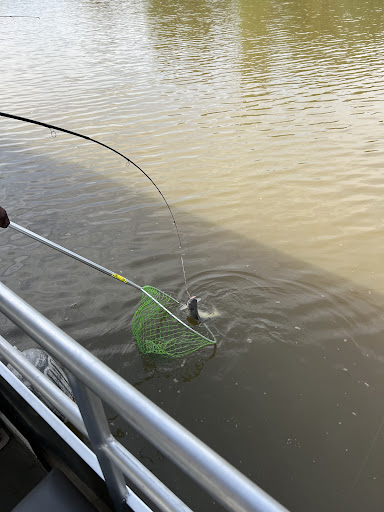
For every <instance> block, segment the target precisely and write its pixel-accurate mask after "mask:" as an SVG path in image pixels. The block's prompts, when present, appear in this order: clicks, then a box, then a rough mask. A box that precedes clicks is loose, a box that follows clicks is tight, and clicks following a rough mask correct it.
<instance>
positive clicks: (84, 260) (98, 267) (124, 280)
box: [9, 222, 216, 343]
mask: <svg viewBox="0 0 384 512" xmlns="http://www.w3.org/2000/svg"><path fill="white" fill-rule="evenodd" d="M9 227H11V228H12V229H14V230H16V231H18V232H19V233H22V234H23V235H27V236H29V237H30V238H32V239H33V240H37V241H38V242H41V243H43V244H45V245H47V246H48V247H51V248H52V249H55V250H56V251H59V252H61V253H63V254H65V255H66V256H70V257H71V258H73V259H75V260H77V261H80V263H84V265H87V266H88V267H91V268H94V269H96V270H98V271H99V272H102V273H103V274H106V275H108V276H110V277H113V278H115V279H117V280H118V281H121V282H122V283H124V284H128V285H129V286H133V287H134V288H137V289H138V290H140V291H141V292H142V293H144V294H145V295H147V296H148V297H150V299H151V300H153V301H154V302H155V303H156V304H157V305H158V306H160V307H161V308H162V309H164V311H166V312H167V313H168V315H171V316H172V317H173V318H174V319H175V320H176V321H177V322H179V323H180V324H182V325H183V326H184V327H186V328H187V329H189V330H190V331H192V332H194V333H196V331H195V330H194V329H192V328H191V327H190V326H189V325H187V324H185V323H184V322H183V321H182V320H180V318H177V316H175V315H174V314H173V313H171V312H170V311H169V310H168V309H167V308H166V307H165V306H163V305H162V304H161V303H160V302H159V301H158V300H156V299H155V298H154V297H152V295H151V294H150V293H148V292H147V291H146V290H145V289H144V288H143V287H142V286H140V285H138V284H136V283H134V282H133V281H130V280H129V279H127V278H126V277H124V276H121V275H119V274H116V272H112V270H109V269H108V268H105V267H102V266H101V265H99V264H97V263H95V262H94V261H91V260H88V259H87V258H84V257H83V256H80V254H77V253H75V252H73V251H70V250H69V249H66V248H65V247H63V246H62V245H59V244H56V243H55V242H52V241H51V240H48V238H44V237H43V236H40V235H38V234H37V233H34V232H33V231H30V230H29V229H27V228H24V227H23V226H20V225H19V224H16V223H15V222H10V223H9ZM159 291H160V290H159ZM161 293H164V292H161ZM165 295H167V294H165ZM167 297H170V295H167ZM171 298H172V299H173V297H171ZM173 300H174V301H175V302H177V303H178V304H179V302H178V301H177V300H176V299H173ZM209 332H210V331H209ZM197 334H198V335H199V336H201V337H202V338H205V339H206V340H208V341H209V342H210V343H216V340H215V341H213V340H210V339H209V338H207V337H206V336H204V335H203V334H200V333H197Z"/></svg>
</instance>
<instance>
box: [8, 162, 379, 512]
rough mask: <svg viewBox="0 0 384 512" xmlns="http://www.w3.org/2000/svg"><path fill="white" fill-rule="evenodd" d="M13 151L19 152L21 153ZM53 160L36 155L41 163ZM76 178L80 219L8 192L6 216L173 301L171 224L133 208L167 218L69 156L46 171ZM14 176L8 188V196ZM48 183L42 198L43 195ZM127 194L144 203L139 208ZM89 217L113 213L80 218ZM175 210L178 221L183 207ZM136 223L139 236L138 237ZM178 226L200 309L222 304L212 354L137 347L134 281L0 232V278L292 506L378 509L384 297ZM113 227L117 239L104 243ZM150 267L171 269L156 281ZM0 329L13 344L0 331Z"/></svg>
mask: <svg viewBox="0 0 384 512" xmlns="http://www.w3.org/2000/svg"><path fill="white" fill-rule="evenodd" d="M14 158H15V162H17V153H14ZM54 165H55V164H54V162H53V161H51V160H49V159H47V158H46V157H44V156H40V159H39V166H40V169H43V168H46V169H47V170H48V169H54ZM40 172H42V171H40ZM50 172H51V173H52V172H53V171H50ZM19 176H20V177H22V176H23V174H19ZM79 176H81V181H88V183H89V184H88V187H89V188H88V190H89V195H88V204H87V205H85V204H83V206H82V212H83V213H82V218H81V219H80V218H79V212H78V210H77V209H76V208H75V209H74V210H65V215H63V214H61V215H59V217H55V216H54V217H55V218H54V219H50V215H48V214H47V213H44V212H42V214H41V215H39V216H38V219H37V220H33V217H34V215H33V213H32V212H31V211H30V210H29V208H27V207H25V208H24V210H23V205H22V204H21V205H19V206H17V201H16V198H14V199H13V200H12V201H11V204H12V202H13V203H14V204H15V207H14V210H15V213H14V216H15V220H17V221H19V222H20V223H22V224H26V225H29V226H30V227H31V228H32V229H35V230H36V231H39V232H40V233H42V234H43V235H47V236H48V237H50V238H52V239H54V240H56V241H58V242H59V243H64V244H65V245H67V246H68V247H69V248H72V249H74V250H76V251H77V252H79V253H81V254H84V255H85V256H87V257H91V259H94V260H96V261H99V262H100V263H101V264H106V265H107V266H108V265H109V263H111V262H113V263H114V264H115V265H117V267H116V268H117V269H119V270H121V268H120V267H123V268H124V271H125V274H129V273H130V272H133V274H134V277H135V278H136V279H137V280H141V281H143V280H144V276H145V279H146V280H147V281H148V282H151V283H152V284H155V285H156V286H158V287H159V288H164V289H165V290H166V291H173V292H174V293H175V290H180V296H182V290H183V281H182V276H181V275H180V272H179V271H178V270H175V268H176V266H177V259H176V260H175V253H174V250H173V248H172V250H170V246H172V245H173V247H175V246H177V244H175V243H174V244H172V242H171V243H170V241H171V240H173V239H174V233H173V232H172V231H171V232H169V230H168V229H165V230H164V232H162V234H161V237H159V236H158V233H157V229H156V227H155V226H153V223H152V222H148V221H147V219H146V218H144V217H146V216H147V215H148V214H149V217H150V216H151V212H153V213H154V214H156V216H157V217H158V216H159V214H160V218H161V217H163V220H166V216H167V214H166V212H163V210H162V208H161V207H159V204H158V203H156V202H151V201H148V199H147V198H146V197H145V196H144V195H142V194H140V195H137V193H136V192H135V191H130V190H129V189H127V188H126V187H124V198H122V199H121V200H120V201H119V205H120V206H118V204H116V203H115V195H114V191H115V189H116V186H117V185H118V183H119V182H120V183H121V180H119V179H117V178H108V179H107V180H106V178H104V177H102V176H100V175H93V174H92V173H91V172H90V171H87V170H82V171H81V174H79V169H77V170H76V171H75V170H71V169H70V167H69V166H67V168H66V172H65V174H62V175H61V176H60V177H57V178H56V179H58V180H59V181H62V183H61V186H62V187H63V186H64V182H66V183H70V182H71V181H72V180H75V181H77V182H78V180H79ZM106 181H107V182H108V184H109V188H107V187H105V188H104V190H103V205H101V206H99V207H98V206H97V204H98V201H99V199H100V193H99V191H98V184H102V183H104V185H105V184H106ZM12 182H13V180H9V181H8V182H7V183H6V190H7V197H9V198H12V197H13V193H12V186H13V185H12ZM31 183H32V181H31ZM82 187H85V184H84V185H82ZM93 187H94V189H93ZM31 188H32V189H33V187H31ZM56 190H57V188H56V187H53V189H52V192H46V194H45V197H44V199H41V201H40V205H41V206H42V205H43V203H44V204H47V202H49V198H50V197H51V195H52V194H53V196H54V195H55V191H56ZM92 190H93V191H92ZM8 191H9V193H8ZM133 195H134V196H135V201H136V202H137V205H142V206H141V207H139V208H138V209H135V208H134V204H133V203H132V200H133V197H132V196H133ZM33 197H34V191H33V190H30V191H29V192H27V193H26V194H25V196H24V201H25V205H26V206H27V205H28V204H33ZM113 205H114V206H113ZM146 205H149V206H146ZM125 207H126V208H128V207H129V208H130V209H129V212H128V213H126V212H125V209H124V208H125ZM12 210H13V208H11V212H12ZM95 211H96V212H97V211H99V212H100V214H101V217H102V218H104V219H108V218H109V219H110V220H114V223H113V224H110V223H109V222H100V223H97V224H96V225H95V226H93V227H92V226H91V227H90V228H86V224H87V223H88V222H89V220H88V219H91V218H92V217H93V216H94V214H95ZM120 211H123V212H124V213H123V215H122V214H121V213H119V212H120ZM162 213H164V215H162ZM144 214H145V215H144ZM52 215H54V214H53V213H52ZM177 215H178V218H180V217H181V218H183V213H182V211H177ZM68 226H70V227H71V228H70V229H71V231H72V233H71V235H66V233H67V231H66V229H67V228H68ZM111 226H114V227H113V229H111ZM139 227H140V229H139ZM63 228H64V229H63ZM143 230H144V231H145V232H146V233H147V237H146V239H145V243H144V244H143V243H139V241H140V240H141V237H142V233H143ZM183 230H184V231H186V232H188V236H189V238H190V244H191V246H192V247H194V248H195V249H194V251H193V258H191V260H190V261H188V259H187V261H188V263H189V265H188V266H189V275H190V279H189V282H190V286H191V288H192V289H193V291H194V292H196V293H197V294H199V295H201V296H203V299H204V303H205V307H206V308H207V310H209V308H210V307H213V306H214V307H215V308H216V309H217V310H218V312H219V313H220V314H219V315H218V316H217V318H215V320H214V322H213V323H214V328H215V330H216V335H217V337H218V339H219V344H218V348H217V351H216V352H214V351H212V348H207V349H203V350H201V351H199V352H196V353H194V354H192V355H191V356H189V357H188V358H184V359H181V360H171V361H170V360H166V359H164V358H155V357H148V356H147V357H143V356H141V355H140V354H139V352H138V350H137V347H136V344H135V342H134V340H133V339H132V335H131V332H130V328H129V323H130V318H131V315H132V313H133V311H134V309H135V307H136V306H137V303H138V300H139V298H137V299H136V298H134V296H133V294H132V293H131V290H130V289H127V287H123V286H122V285H121V286H120V285H119V283H115V282H114V281H113V280H111V281H112V282H110V281H109V280H108V279H107V278H105V277H104V276H101V275H99V274H98V273H96V271H90V270H88V269H86V268H83V267H82V266H81V265H79V264H76V262H72V260H69V258H68V259H67V258H65V257H63V256H61V255H56V254H55V253H51V252H50V251H49V249H48V248H45V247H40V246H39V245H38V244H36V243H34V242H30V241H29V240H26V239H24V238H22V237H21V236H19V235H16V234H14V233H12V232H11V231H10V230H9V231H7V232H2V233H1V235H2V245H1V259H2V261H1V264H2V280H3V281H4V282H5V283H6V284H7V285H8V286H10V287H11V288H12V289H14V290H15V291H17V292H19V293H20V294H21V296H22V297H24V298H26V299H27V300H28V301H29V302H30V303H32V304H33V305H34V306H35V307H37V308H38V309H39V310H40V311H42V312H43V313H45V314H47V315H48V317H50V318H52V319H53V320H54V321H55V322H56V323H58V325H60V326H61V327H62V328H64V329H65V330H66V331H67V332H69V333H70V334H72V335H73V336H75V337H77V338H78V339H79V341H80V342H81V343H82V344H83V345H84V346H86V347H87V348H89V349H90V350H91V351H92V352H93V353H95V354H96V355H98V356H99V357H100V358H101V359H102V360H103V361H105V362H106V363H107V364H108V365H110V366H111V367H113V368H114V369H115V370H116V371H117V372H118V373H119V374H120V375H122V376H123V377H125V378H126V379H127V380H128V381H129V382H131V383H132V384H134V385H136V386H137V387H138V389H140V391H142V392H143V393H144V394H145V395H146V396H148V397H150V398H151V399H152V400H154V401H155V402H156V403H157V404H159V405H160V406H161V407H163V408H164V409H165V410H166V411H167V412H169V413H170V414H172V415H173V416H175V417H176V418H177V419H178V420H179V421H181V423H182V424H183V425H185V426H186V427H188V428H190V429H191V430H192V432H194V433H195V434H197V435H198V436H200V437H201V438H202V439H203V440H204V441H206V442H207V443H208V444H209V445H210V446H212V447H213V448H215V449H216V450H218V452H219V453H221V454H222V455H223V456H224V457H226V458H227V459H228V460H229V461H231V462H232V463H233V464H234V465H235V466H236V467H238V468H239V469H241V470H242V471H243V472H244V473H245V474H247V475H249V476H250V477H251V478H252V479H253V480H254V481H256V482H257V483H258V484H259V485H261V486H262V487H263V488H264V489H265V490H267V491H268V492H270V493H271V494H273V495H274V496H275V497H276V498H277V499H279V500H281V501H282V502H283V503H284V504H285V505H287V506H288V507H290V508H291V509H292V510H306V509H308V508H311V509H312V510H324V508H326V509H327V510H342V509H344V508H345V509H346V508H347V507H348V508H349V509H350V510H358V509H360V508H362V507H364V503H365V501H366V500H367V499H368V498H369V499H370V500H371V502H370V503H371V504H372V503H373V500H374V503H375V504H376V505H373V506H372V507H371V508H370V510H379V509H380V507H381V504H382V503H383V501H382V492H381V485H380V481H381V478H382V477H383V471H382V460H381V459H382V457H381V450H382V447H383V440H382V436H383V434H384V433H383V432H379V435H378V436H376V433H377V429H378V426H379V424H380V422H381V418H382V414H383V408H382V393H381V389H382V385H383V378H384V375H383V373H384V371H383V357H384V351H383V349H382V347H381V339H382V332H383V322H384V321H383V319H382V307H383V303H384V301H383V297H381V296H379V295H374V294H370V295H369V294H368V291H367V290H366V289H363V288H359V287H356V286H355V285H353V284H352V283H350V282H348V281H343V280H341V279H339V278H337V277H335V276H332V275H330V274H326V273H324V272H323V271H321V270H320V269H318V268H314V267H310V266H309V265H306V264H304V263H303V262H301V261H300V260H295V259H292V258H288V257H287V256H284V255H282V254H280V253H279V252H277V251H273V250H271V249H270V248H268V247H265V246H263V245H261V244H257V243H254V242H250V241H249V240H244V239H243V238H242V237H240V236H238V235H237V234H236V233H234V232H232V231H227V230H226V229H225V228H219V227H217V226H215V227H213V226H211V225H210V224H209V223H208V222H203V221H202V220H201V219H199V220H198V221H197V220H196V219H193V218H192V217H191V216H190V215H188V217H186V218H184V221H183ZM120 233H124V236H118V237H116V235H117V234H120ZM204 233H205V235H204ZM152 237H153V239H152ZM213 249H214V250H213ZM127 254H128V255H129V257H128V258H127ZM148 254H152V255H153V256H152V258H155V259H157V258H158V257H159V258H160V265H159V266H158V267H154V266H152V265H151V264H150V262H149V260H148V258H147V262H146V263H145V264H143V263H142V258H145V256H146V255H148ZM165 256H166V257H165ZM162 259H163V260H164V261H163V262H161V260H162ZM68 260H69V261H68ZM175 261H176V263H175ZM171 262H172V263H171ZM202 262H204V265H203V266H204V269H205V270H204V271H202V270H201V269H202ZM17 264H19V267H18V268H17V269H16V266H17ZM174 264H175V265H174ZM170 265H171V267H172V268H169V267H170ZM159 268H160V269H161V268H168V270H167V271H166V272H165V275H164V274H162V273H161V272H160V273H159V272H158V270H159ZM241 268H244V269H245V270H240V269H241ZM176 295H177V294H176ZM5 334H7V336H8V337H10V339H11V340H16V341H17V339H18V338H17V334H16V333H15V332H14V331H13V330H12V329H11V328H10V327H9V326H6V327H5ZM19 343H20V347H21V348H23V347H25V346H27V345H28V342H27V341H26V340H20V341H19ZM109 417H110V418H111V423H112V428H113V430H114V432H115V434H116V435H117V436H118V437H119V439H120V440H122V441H123V443H124V444H126V445H127V446H128V447H129V448H130V449H132V451H133V452H134V453H136V454H137V456H138V457H139V458H140V460H142V462H143V463H145V464H146V465H148V467H150V468H151V469H152V470H153V471H154V472H155V473H158V474H159V475H162V476H164V475H165V480H166V481H167V482H168V483H169V485H170V486H171V487H172V488H173V489H176V491H177V492H179V493H180V494H181V495H182V496H184V497H185V498H186V499H187V501H188V502H189V503H191V504H192V506H195V507H196V508H197V509H199V510H216V509H218V510H219V509H220V508H219V507H216V506H214V505H213V504H211V503H210V502H209V501H206V500H205V499H204V497H203V496H201V493H200V492H197V491H196V489H195V486H194V484H189V483H187V482H185V481H184V478H183V477H182V475H181V474H180V473H179V472H178V471H177V472H176V473H175V471H174V470H173V469H172V466H171V465H170V463H169V462H168V460H167V458H166V457H165V458H164V457H163V455H161V454H159V453H158V451H157V450H156V449H154V448H151V446H150V445H149V444H148V443H147V442H144V441H143V440H141V439H140V437H139V436H138V435H137V434H134V433H133V432H132V431H131V430H130V429H129V428H128V427H127V426H126V425H125V424H123V423H122V422H121V421H120V420H119V418H115V417H114V415H113V413H112V411H109ZM372 443H373V444H374V449H373V450H370V445H371V444H372ZM369 450H370V451H369ZM367 454H368V455H369V457H368V460H365V459H366V456H367ZM315 496H316V499H315V498H314V497H315ZM319 496H323V499H320V498H319Z"/></svg>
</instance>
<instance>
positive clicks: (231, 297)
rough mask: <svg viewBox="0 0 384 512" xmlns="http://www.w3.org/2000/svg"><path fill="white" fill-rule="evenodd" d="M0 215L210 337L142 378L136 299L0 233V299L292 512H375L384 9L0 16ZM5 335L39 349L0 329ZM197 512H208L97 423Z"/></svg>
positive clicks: (86, 1) (76, 4) (4, 8)
mask: <svg viewBox="0 0 384 512" xmlns="http://www.w3.org/2000/svg"><path fill="white" fill-rule="evenodd" d="M10 15H13V16H38V17H39V18H7V17H1V18H0V26H1V31H0V51H1V60H0V69H1V109H0V110H1V111H3V112H7V113H11V114H16V115H20V116H24V117H29V118H32V119H36V120H39V121H43V122H46V123H51V124H55V125H58V126H61V127H63V128H66V129H69V130H73V131H78V132H80V133H82V134H84V135H87V136H90V137H93V138H95V139H97V140H99V141H101V142H103V143H105V144H109V145H111V146H113V147H114V148H116V149H117V150H119V151H120V152H122V153H124V154H126V155H127V156H128V157H129V158H131V159H132V160H133V161H134V162H136V163H137V164H138V165H140V166H141V167H142V168H143V169H144V170H145V172H147V173H148V174H149V175H150V176H151V178H152V179H153V180H154V181H155V182H156V183H157V185H158V186H159V187H160V189H161V191H162V192H163V194H164V195H165V197H166V198H167V200H168V202H169V204H170V205H171V208H172V210H173V212H174V214H175V217H176V220H177V225H178V227H179V230H180V233H181V239H182V245H183V248H182V251H180V250H179V248H178V239H177V235H176V232H175V229H174V226H173V224H172V219H171V217H170V215H169V212H168V210H167V208H166V206H165V205H164V203H163V201H162V199H161V197H160V195H159V194H158V192H157V191H156V189H155V188H154V187H153V185H152V184H151V183H150V182H149V181H148V180H147V179H146V178H145V177H144V176H143V175H142V174H141V173H140V172H139V171H138V170H137V169H136V168H135V167H133V166H132V165H130V166H126V164H125V161H124V160H123V159H121V158H119V157H118V156H117V155H115V154H113V153H111V152H109V151H107V150H105V149H103V148H101V147H99V146H97V145H95V144H93V143H91V142H88V141H84V140H81V139H78V138H76V137H73V136H69V135H65V134H63V133H59V132H57V133H50V131H49V130H48V129H44V128H40V127H37V126H32V125H29V124H25V123H21V122H17V121H11V120H8V119H4V118H0V139H1V145H0V151H1V160H0V204H2V205H3V206H4V207H6V209H7V210H8V212H9V215H10V217H11V220H13V221H15V222H17V223H19V224H22V225H24V226H25V227H28V228H30V229H32V230H34V231H36V232H38V233H39V234H41V235H43V236H45V237H47V238H49V239H52V240H53V241H55V242H57V243H59V244H62V245H64V246H66V247H67V248H69V249H71V250H73V251H75V252H78V253H80V254H81V255H83V256H85V257H87V258H89V259H91V260H94V261H95V262H97V263H99V264H101V265H103V266H105V267H107V268H111V269H112V270H113V271H115V272H118V273H121V274H122V275H124V276H126V277H128V278H130V279H132V280H134V281H135V282H137V283H138V284H140V285H143V284H152V285H153V286H156V287H158V288H160V289H161V290H164V291H166V292H168V293H170V294H172V295H173V296H175V297H176V298H178V299H179V300H181V301H185V300H186V298H187V294H186V288H185V283H184V279H183V273H182V268H181V264H180V254H181V253H182V254H184V261H185V267H186V275H187V282H188V289H189V290H190V292H191V293H193V294H195V295H198V296H200V297H202V299H203V302H202V303H201V304H202V305H201V308H202V309H204V310H205V311H207V312H209V313H210V314H211V316H213V317H214V318H212V320H210V324H209V325H210V328H211V329H212V330H213V332H214V333H215V336H216V337H217V340H218V344H217V350H216V351H213V350H212V349H211V348H204V349H201V350H200V351H198V352H195V353H194V354H192V355H190V356H188V357H186V358H182V359H177V360H167V359H156V358H150V357H143V356H141V355H140V353H139V351H138V348H137V345H136V343H135V341H134V339H133V336H132V333H131V329H130V321H131V318H132V315H133V313H134V311H135V309H136V308H137V305H138V301H139V299H140V294H138V293H137V291H136V290H134V289H132V288H128V287H124V286H122V284H120V283H119V282H117V281H115V280H113V279H109V278H108V277H106V276H103V275H101V274H99V273H98V272H96V271H95V270H91V269H89V268H86V267H84V266H83V265H81V264H79V263H77V262H75V261H73V260H71V259H70V258H66V257H65V256H63V255H60V254H58V253H56V252H55V251H52V250H50V249H49V248H47V247H45V246H41V245H39V243H37V242H33V241H31V240H29V239H27V238H26V237H24V236H23V235H21V234H18V233H16V232H14V231H12V230H11V229H8V230H6V231H5V230H4V231H2V232H1V233H0V235H1V240H0V261H1V278H2V281H3V282H4V283H5V284H6V285H7V286H9V287H10V288H11V289H13V290H14V291H16V292H17V293H18V294H20V295H21V296H22V297H23V298H24V299H25V300H27V301H28V302H29V303H30V304H32V305H33V306H34V307H36V308H37V309H38V310H39V311H41V312H42V313H43V314H45V315H46V316H47V317H48V318H50V319H51V320H53V321H54V322H55V323H56V324H57V325H59V326H60V327H61V328H63V329H64V330H65V331H66V332H68V333H69V334H70V335H71V336H73V337H75V338H76V339H77V340H78V341H79V342H80V343H81V344H82V345H83V346H85V347H86V348H88V349H89V350H90V351H91V352H93V353H94V354H95V355H97V356H98V357H99V358H100V359H101V360H102V361H104V362H105V363H106V364H108V365H109V366H111V367H112V368H113V369H114V370H115V371H117V372H118V373H119V374H120V375H122V376H123V377H124V378H126V379H127V380H128V381H129V382H130V383H132V384H133V385H135V386H136V387H137V388H138V389H139V390H140V391H141V392H143V393H144V394H145V395H146V396H148V397H149V398H151V399H152V400H153V401H154V402H155V403H157V404H158V405H160V406H161V407H162V408H163V409H164V410H165V411H167V412H169V413H170V414H172V415H173V416H174V417H175V418H176V419H177V420H178V421H180V422H181V423H182V424H183V425H184V426H186V427H187V428H189V429H190V430H191V431H192V432H193V433H195V434H196V435H198V436H199V437H200V438H201V439H202V440H204V441H205V442H207V443H208V444H209V445H210V446H211V447H212V448H214V449H215V450H217V451H218V452H219V453H220V454H221V455H223V456H224V457H225V458H226V459H227V460H228V461H230V462H231V463H232V464H233V465H234V466H236V467H237V468H239V469H240V470H241V471H243V472H244V473H245V474H246V475H248V476H249V477H250V478H251V479H252V480H253V481H255V482H256V483H257V484H258V485H260V486H261V487H262V488H263V489H265V490H266V491H267V492H269V493H270V494H271V495H272V496H274V497H275V498H276V499H277V500H279V501H280V502H281V503H282V504H284V505H285V506H286V507H287V508H289V509H291V510H294V511H298V512H299V511H303V512H304V511H308V510H311V511H312V512H316V511H325V510H326V511H340V510H349V511H360V510H369V511H381V510H383V507H384V491H383V488H384V486H383V483H384V428H383V423H384V405H383V403H384V402H383V389H384V347H383V331H384V319H383V306H384V268H383V264H382V258H381V249H382V247H383V242H384V236H383V235H384V230H383V227H384V204H383V195H382V193H383V188H384V178H383V176H382V172H381V171H382V165H383V157H384V153H383V147H382V135H383V126H384V125H383V121H384V113H383V100H384V93H383V91H384V78H383V76H384V58H383V55H384V38H383V35H384V6H383V3H382V1H381V0H341V1H340V2H328V1H323V2H313V1H311V0H300V1H296V0H288V1H283V0H259V1H258V2H255V1H251V0H193V1H191V0H178V1H176V0H169V1H162V0H131V1H127V0H126V1H123V0H111V1H107V0H98V1H96V0H56V1H55V2H52V1H49V2H48V1H46V0H34V1H33V2H25V1H22V0H12V1H11V0H3V1H2V2H1V6H0V16H10ZM0 329H1V333H2V334H3V335H4V336H5V337H7V338H8V339H10V340H11V341H13V342H14V343H16V344H17V346H18V347H19V348H20V349H23V348H27V347H29V346H31V341H30V340H28V339H27V338H25V337H24V336H22V335H21V334H20V333H19V332H18V331H17V330H16V329H15V328H14V327H12V326H11V325H10V324H9V323H8V322H7V321H6V320H5V318H4V317H1V318H0ZM108 414H109V418H110V422H111V428H112V430H113V433H114V434H115V435H116V436H118V437H119V439H120V440H121V441H122V442H123V443H124V444H125V445H126V446H127V447H128V448H130V449H131V450H132V451H133V452H134V453H135V454H136V455H137V456H138V457H139V459H140V460H141V461H142V462H143V463H144V464H146V465H147V466H148V467H149V468H150V469H151V470H152V471H154V472H155V473H157V474H159V475H162V476H163V478H164V479H165V481H166V482H167V483H169V485H170V486H171V488H172V489H173V490H174V491H175V492H176V493H177V494H179V495H180V496H181V497H182V498H183V499H185V501H186V502H187V503H188V504H189V505H190V506H191V507H192V508H194V509H196V510H201V511H211V510H212V511H214V510H222V509H221V508H220V507H219V506H218V505H217V504H214V503H212V501H211V500H210V499H209V498H207V497H206V496H205V494H204V493H203V492H202V491H200V490H198V489H197V487H195V485H194V484H191V483H187V482H186V481H185V479H184V477H183V476H182V475H181V474H180V471H178V470H175V469H174V467H173V466H172V464H171V463H170V462H169V461H168V459H167V458H166V456H164V454H161V453H159V452H158V451H157V450H156V449H154V448H153V447H152V446H151V445H150V444H149V443H147V442H146V441H144V440H143V439H141V438H140V437H139V436H137V435H135V434H134V433H133V432H132V431H131V430H130V428H129V427H128V426H127V425H126V424H124V423H123V422H122V421H121V420H120V418H118V417H115V416H114V414H113V412H112V411H109V412H108Z"/></svg>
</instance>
